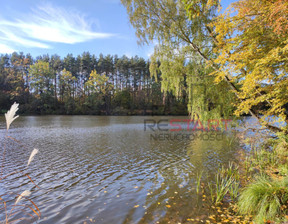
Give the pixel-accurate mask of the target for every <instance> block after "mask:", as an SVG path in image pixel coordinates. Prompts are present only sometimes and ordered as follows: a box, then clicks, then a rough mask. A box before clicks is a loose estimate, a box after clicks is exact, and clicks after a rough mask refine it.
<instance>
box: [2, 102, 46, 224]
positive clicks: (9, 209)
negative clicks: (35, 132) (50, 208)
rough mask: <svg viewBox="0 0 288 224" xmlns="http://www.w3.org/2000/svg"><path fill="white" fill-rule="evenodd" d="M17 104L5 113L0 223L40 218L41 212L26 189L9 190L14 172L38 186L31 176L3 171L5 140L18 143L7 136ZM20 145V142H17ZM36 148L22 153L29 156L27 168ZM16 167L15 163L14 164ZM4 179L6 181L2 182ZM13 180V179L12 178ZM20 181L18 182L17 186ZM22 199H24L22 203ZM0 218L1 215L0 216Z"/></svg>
mask: <svg viewBox="0 0 288 224" xmlns="http://www.w3.org/2000/svg"><path fill="white" fill-rule="evenodd" d="M18 106H19V104H17V103H14V104H13V105H12V106H11V108H10V110H9V111H8V112H7V113H6V114H5V119H6V134H5V136H4V138H5V141H4V146H3V151H2V162H1V163H2V164H1V176H0V183H1V182H2V183H1V184H5V187H6V189H8V190H7V191H5V192H4V194H2V195H0V204H2V207H1V206H0V214H1V213H2V214H4V217H3V220H2V221H1V220H0V222H1V223H5V224H8V223H14V222H19V221H22V220H30V221H31V219H35V218H38V219H39V218H40V217H41V212H40V210H39V208H38V207H37V205H36V204H35V203H34V202H33V201H32V200H31V199H30V198H29V196H30V195H31V194H32V192H31V191H30V190H28V189H26V190H24V191H23V192H22V193H21V194H18V193H16V192H13V191H10V190H9V183H8V182H9V178H10V177H11V176H13V175H15V174H21V175H22V176H25V177H27V178H28V179H29V181H30V182H31V183H32V184H33V185H34V186H36V187H37V188H39V187H38V186H37V185H36V184H35V183H34V181H33V180H32V178H31V177H30V176H29V175H28V174H27V173H26V172H25V170H19V169H17V168H16V169H15V170H14V171H13V172H10V173H8V174H6V173H5V160H6V158H5V156H6V150H7V142H9V141H13V142H15V143H17V144H18V143H19V142H18V141H17V140H16V139H14V138H12V137H11V136H9V129H10V126H11V124H12V123H13V121H15V120H16V119H17V118H18V117H19V116H18V115H16V112H17V111H18ZM19 145H20V144H19ZM38 152H39V151H38V149H34V150H32V152H31V154H30V156H29V155H24V156H27V158H28V156H29V159H28V162H27V168H28V166H29V165H30V163H31V162H32V161H33V159H34V158H35V156H36V154H37V153H38ZM16 167H17V164H16ZM4 181H6V182H5V183H4ZM14 181H15V180H14ZM20 185H21V183H19V186H20ZM22 201H25V203H23V202H22ZM19 213H21V214H22V215H21V216H22V217H21V218H20V219H19V218H16V217H17V216H18V215H19ZM0 219H1V216H0Z"/></svg>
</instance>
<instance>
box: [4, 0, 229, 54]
mask: <svg viewBox="0 0 288 224" xmlns="http://www.w3.org/2000/svg"><path fill="white" fill-rule="evenodd" d="M231 1H232V0H226V1H225V0H223V1H222V4H223V7H227V5H228V4H229V3H230V2H231ZM13 51H17V52H21V51H22V52H24V53H30V54H32V56H38V55H42V54H46V53H48V54H50V55H51V54H58V55H60V56H62V57H63V56H65V55H67V54H68V53H72V54H73V55H75V56H76V55H78V54H81V53H83V52H84V51H89V52H90V53H92V54H95V55H99V54H100V53H103V54H104V55H107V54H112V55H114V54H118V55H119V56H122V55H124V54H125V55H126V56H128V57H131V56H134V55H138V56H141V57H144V58H148V56H149V55H150V54H151V53H152V52H153V46H152V45H151V46H138V45H137V38H136V36H135V30H134V29H133V27H132V26H131V25H130V24H129V19H128V15H127V13H126V10H125V8H124V7H123V6H122V5H121V3H120V0H58V1H43V0H25V1H23V0H9V1H5V2H2V3H1V8H0V54H3V53H12V52H13Z"/></svg>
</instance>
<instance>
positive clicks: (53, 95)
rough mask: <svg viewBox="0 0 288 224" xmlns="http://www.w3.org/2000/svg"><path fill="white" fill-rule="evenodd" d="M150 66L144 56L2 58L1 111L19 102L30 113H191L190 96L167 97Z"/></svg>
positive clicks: (18, 55) (0, 66)
mask: <svg viewBox="0 0 288 224" xmlns="http://www.w3.org/2000/svg"><path fill="white" fill-rule="evenodd" d="M149 66H150V62H149V61H147V60H145V59H143V58H140V57H138V56H135V57H131V58H128V57H126V56H122V57H118V56H117V55H114V56H111V55H107V56H104V55H102V54H100V55H99V57H96V56H95V55H92V54H90V53H89V52H84V53H83V54H82V55H78V56H77V57H74V56H73V55H72V54H68V55H67V56H66V57H64V58H63V59H62V58H61V57H60V56H58V55H52V56H49V55H43V56H39V57H37V58H36V59H33V58H32V56H31V55H30V54H27V55H24V54H23V53H16V52H15V53H13V54H11V55H8V54H6V55H1V56H0V112H2V113H4V112H5V111H6V110H7V109H9V107H10V105H11V104H12V103H13V102H18V103H20V105H21V107H20V110H21V112H22V113H25V114H95V115H146V114H150V115H162V114H175V115H176V114H177V115H183V114H187V106H186V105H187V100H186V96H185V95H183V96H182V97H180V98H179V97H174V96H173V95H172V94H171V93H169V92H162V91H161V74H160V73H159V74H158V77H155V76H154V77H151V76H150V72H149ZM155 79H158V82H156V81H155ZM159 81H160V82H159Z"/></svg>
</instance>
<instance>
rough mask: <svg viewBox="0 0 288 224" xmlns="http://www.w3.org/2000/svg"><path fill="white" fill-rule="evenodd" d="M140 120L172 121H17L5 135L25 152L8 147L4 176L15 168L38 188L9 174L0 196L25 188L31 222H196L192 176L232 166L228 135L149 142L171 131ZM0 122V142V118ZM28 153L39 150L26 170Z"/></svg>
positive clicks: (200, 212) (197, 200) (198, 205)
mask: <svg viewBox="0 0 288 224" xmlns="http://www.w3.org/2000/svg"><path fill="white" fill-rule="evenodd" d="M184 118H186V119H187V117H173V119H184ZM145 119H157V120H159V119H169V120H170V119H172V118H171V117H98V116H41V117H36V116H28V117H20V118H18V119H17V120H16V121H15V122H14V123H13V124H12V127H11V130H10V133H9V135H10V136H12V137H13V138H15V139H17V140H18V141H20V142H21V144H23V145H25V147H20V146H19V145H18V144H17V143H12V141H9V144H8V146H7V153H6V162H5V173H9V172H11V171H13V170H14V169H15V167H16V166H17V167H19V168H20V169H23V170H25V171H27V172H28V173H29V175H30V176H31V177H32V178H33V179H34V180H35V182H36V183H37V185H38V186H39V187H40V188H41V189H40V190H39V189H37V188H36V187H35V186H34V185H33V184H32V183H31V182H30V181H29V179H27V178H25V177H23V176H21V175H14V176H11V177H10V178H9V179H8V180H6V181H5V182H3V181H2V183H1V182H0V193H1V192H2V193H3V192H4V191H8V190H9V191H14V192H18V193H21V192H22V191H24V190H27V189H28V190H31V191H32V195H31V196H30V198H31V199H32V200H33V201H34V202H35V204H37V205H38V207H39V208H40V210H41V213H42V217H41V219H40V221H39V222H38V223H53V224H54V223H84V222H86V223H91V221H92V222H95V223H100V224H114V223H115V224H117V223H119V224H120V223H156V222H157V221H159V222H160V223H168V222H169V221H170V223H177V222H182V223H185V220H187V218H195V217H200V218H201V217H204V216H205V215H207V210H205V209H203V205H202V203H203V202H202V200H201V197H199V196H197V194H196V190H195V188H196V178H197V174H198V173H199V172H200V171H201V170H204V171H205V174H204V176H203V178H204V179H206V180H208V179H210V178H214V175H215V173H216V170H217V168H218V167H219V166H221V165H222V164H227V163H228V161H231V160H234V159H235V157H236V152H237V150H238V149H239V146H238V143H237V140H236V138H235V136H234V135H232V134H231V133H230V132H227V133H226V134H225V135H224V136H223V138H221V139H219V138H218V139H217V140H215V139H212V138H210V139H209V137H208V140H207V137H206V140H203V139H200V138H198V139H196V138H195V139H188V138H184V139H181V140H177V139H169V140H167V139H166V140H162V138H163V135H162V137H161V136H160V139H155V138H151V134H153V135H154V136H155V135H158V137H159V134H163V133H164V134H167V133H170V134H171V131H168V132H167V131H166V132H165V131H159V130H158V131H155V132H153V131H152V130H146V131H144V120H145ZM0 121H1V126H0V134H1V139H3V136H4V134H5V130H4V129H5V124H4V119H3V118H2V120H0ZM166 123H167V122H166ZM181 125H182V126H183V127H184V128H186V126H185V123H183V124H181ZM190 133H191V131H190ZM173 134H174V133H173ZM177 134H182V135H184V134H187V133H186V132H184V131H182V132H177ZM3 145H4V143H3V141H2V142H1V147H2V148H3ZM33 148H38V149H39V150H40V152H39V154H37V156H36V157H35V159H34V161H33V162H32V163H31V165H30V166H29V168H28V169H26V163H27V160H28V158H29V155H30V152H31V151H32V149H33ZM19 185H20V187H19ZM22 203H24V201H23V202H22ZM1 212H2V213H3V211H1ZM0 217H1V215H0ZM2 218H3V214H2ZM22 223H24V222H22Z"/></svg>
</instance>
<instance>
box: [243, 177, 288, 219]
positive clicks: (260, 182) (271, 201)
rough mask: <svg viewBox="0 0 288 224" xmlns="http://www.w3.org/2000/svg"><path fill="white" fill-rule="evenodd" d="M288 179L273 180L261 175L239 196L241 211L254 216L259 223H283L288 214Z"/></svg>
mask: <svg viewBox="0 0 288 224" xmlns="http://www.w3.org/2000/svg"><path fill="white" fill-rule="evenodd" d="M287 202H288V179H287V178H285V179H283V180H281V181H280V180H273V179H271V178H270V177H267V176H259V177H257V178H256V180H255V181H254V182H253V183H251V184H250V185H248V186H247V187H246V188H245V189H244V190H243V192H242V193H241V195H240V197H239V202H238V206H239V212H240V213H242V214H250V215H253V216H254V221H255V223H257V224H261V223H266V222H268V221H270V222H272V221H274V222H278V223H281V222H282V221H283V218H284V216H285V215H286V214H287V212H288V210H287Z"/></svg>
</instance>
